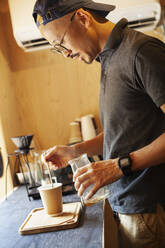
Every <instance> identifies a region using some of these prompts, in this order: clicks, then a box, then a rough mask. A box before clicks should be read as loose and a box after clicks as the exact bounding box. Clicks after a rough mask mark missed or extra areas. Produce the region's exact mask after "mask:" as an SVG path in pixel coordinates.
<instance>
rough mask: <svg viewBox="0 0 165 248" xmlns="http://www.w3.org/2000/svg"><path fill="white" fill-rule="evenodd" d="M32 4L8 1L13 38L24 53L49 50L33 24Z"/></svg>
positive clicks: (30, 1) (30, 0) (25, 0)
mask: <svg viewBox="0 0 165 248" xmlns="http://www.w3.org/2000/svg"><path fill="white" fill-rule="evenodd" d="M34 4H35V0H9V9H10V16H11V22H12V27H13V33H14V37H15V39H16V42H17V44H18V45H19V46H20V47H21V48H23V49H24V51H25V52H31V51H36V50H40V49H45V48H50V45H49V43H48V41H47V40H45V39H44V38H43V37H42V36H41V34H40V32H39V31H38V29H37V27H36V25H35V23H34V20H33V17H32V11H33V7H34Z"/></svg>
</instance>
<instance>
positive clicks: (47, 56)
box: [5, 14, 100, 149]
mask: <svg viewBox="0 0 165 248" xmlns="http://www.w3.org/2000/svg"><path fill="white" fill-rule="evenodd" d="M5 22H6V24H7V25H8V27H9V29H8V30H9V31H8V32H7V33H6V35H7V42H8V47H9V50H10V65H11V71H12V83H13V85H14V88H15V94H16V98H17V103H18V110H19V113H20V116H21V119H22V121H23V128H24V130H25V131H26V133H34V135H35V138H36V139H37V141H38V143H39V145H40V147H41V149H46V148H48V147H50V146H53V145H56V144H67V143H68V140H69V123H70V122H71V121H73V120H75V119H76V118H78V117H81V116H83V115H86V114H90V113H91V114H94V115H95V117H96V121H97V124H98V126H99V129H100V121H99V110H98V101H99V78H100V65H99V64H98V63H97V62H94V64H92V65H86V64H84V63H83V62H79V61H78V62H76V61H71V60H70V59H65V58H63V56H61V55H56V54H53V53H51V52H50V51H49V50H44V51H40V52H32V53H24V52H23V51H22V49H21V48H19V47H18V46H17V44H16V42H15V40H14V38H13V37H12V35H11V33H12V30H11V26H10V20H9V17H8V15H7V14H6V19H5Z"/></svg>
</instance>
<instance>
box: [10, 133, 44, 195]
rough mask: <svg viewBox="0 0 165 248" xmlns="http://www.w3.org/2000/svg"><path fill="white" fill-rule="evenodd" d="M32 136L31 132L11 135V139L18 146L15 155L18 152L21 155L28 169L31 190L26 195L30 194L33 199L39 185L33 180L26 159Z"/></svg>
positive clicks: (37, 193)
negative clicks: (22, 134)
mask: <svg viewBox="0 0 165 248" xmlns="http://www.w3.org/2000/svg"><path fill="white" fill-rule="evenodd" d="M33 136H34V135H33V134H30V135H24V136H16V137H12V138H11V140H12V141H13V143H14V144H15V145H16V146H17V147H18V150H16V151H15V153H17V156H18V154H20V155H22V156H21V157H22V158H23V160H24V163H25V166H27V168H28V171H29V179H30V185H29V187H28V188H29V189H30V190H31V192H28V195H29V196H32V197H33V198H34V199H35V198H36V199H37V197H38V195H39V192H38V190H37V189H36V188H37V187H39V186H40V185H38V184H37V183H35V180H34V178H33V176H32V172H31V169H30V164H29V161H28V153H29V151H30V150H31V149H32V148H30V144H31V141H32V139H33ZM25 183H26V182H25Z"/></svg>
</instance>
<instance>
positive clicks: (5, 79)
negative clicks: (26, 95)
mask: <svg viewBox="0 0 165 248" xmlns="http://www.w3.org/2000/svg"><path fill="white" fill-rule="evenodd" d="M2 22H3V15H0V27H1V28H0V92H1V99H0V147H1V148H2V156H3V160H4V166H5V167H6V165H7V153H11V152H13V151H14V149H15V146H14V145H13V144H12V141H11V139H10V138H11V137H12V136H15V135H20V134H21V133H22V132H23V130H22V125H21V118H20V116H19V114H18V111H17V103H16V98H15V89H14V84H13V83H12V78H11V76H12V74H11V71H10V67H9V62H8V58H9V53H8V48H7V46H6V40H5V29H4V28H5V27H4V26H3V25H2ZM11 169H12V168H11ZM8 182H9V183H8V192H9V191H11V190H12V180H11V174H10V168H9V170H8ZM4 195H5V169H4V174H3V177H1V178H0V200H1V199H2V198H3V197H4Z"/></svg>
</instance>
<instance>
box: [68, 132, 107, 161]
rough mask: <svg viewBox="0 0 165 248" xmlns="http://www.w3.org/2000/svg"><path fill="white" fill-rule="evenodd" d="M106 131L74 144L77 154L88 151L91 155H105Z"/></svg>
mask: <svg viewBox="0 0 165 248" xmlns="http://www.w3.org/2000/svg"><path fill="white" fill-rule="evenodd" d="M103 139H104V133H103V132H102V133H100V134H99V135H97V136H96V137H95V138H93V139H91V140H88V141H84V142H81V143H78V144H75V145H73V147H74V149H75V151H76V153H77V154H83V153H87V154H88V156H89V157H92V156H94V155H103Z"/></svg>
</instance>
